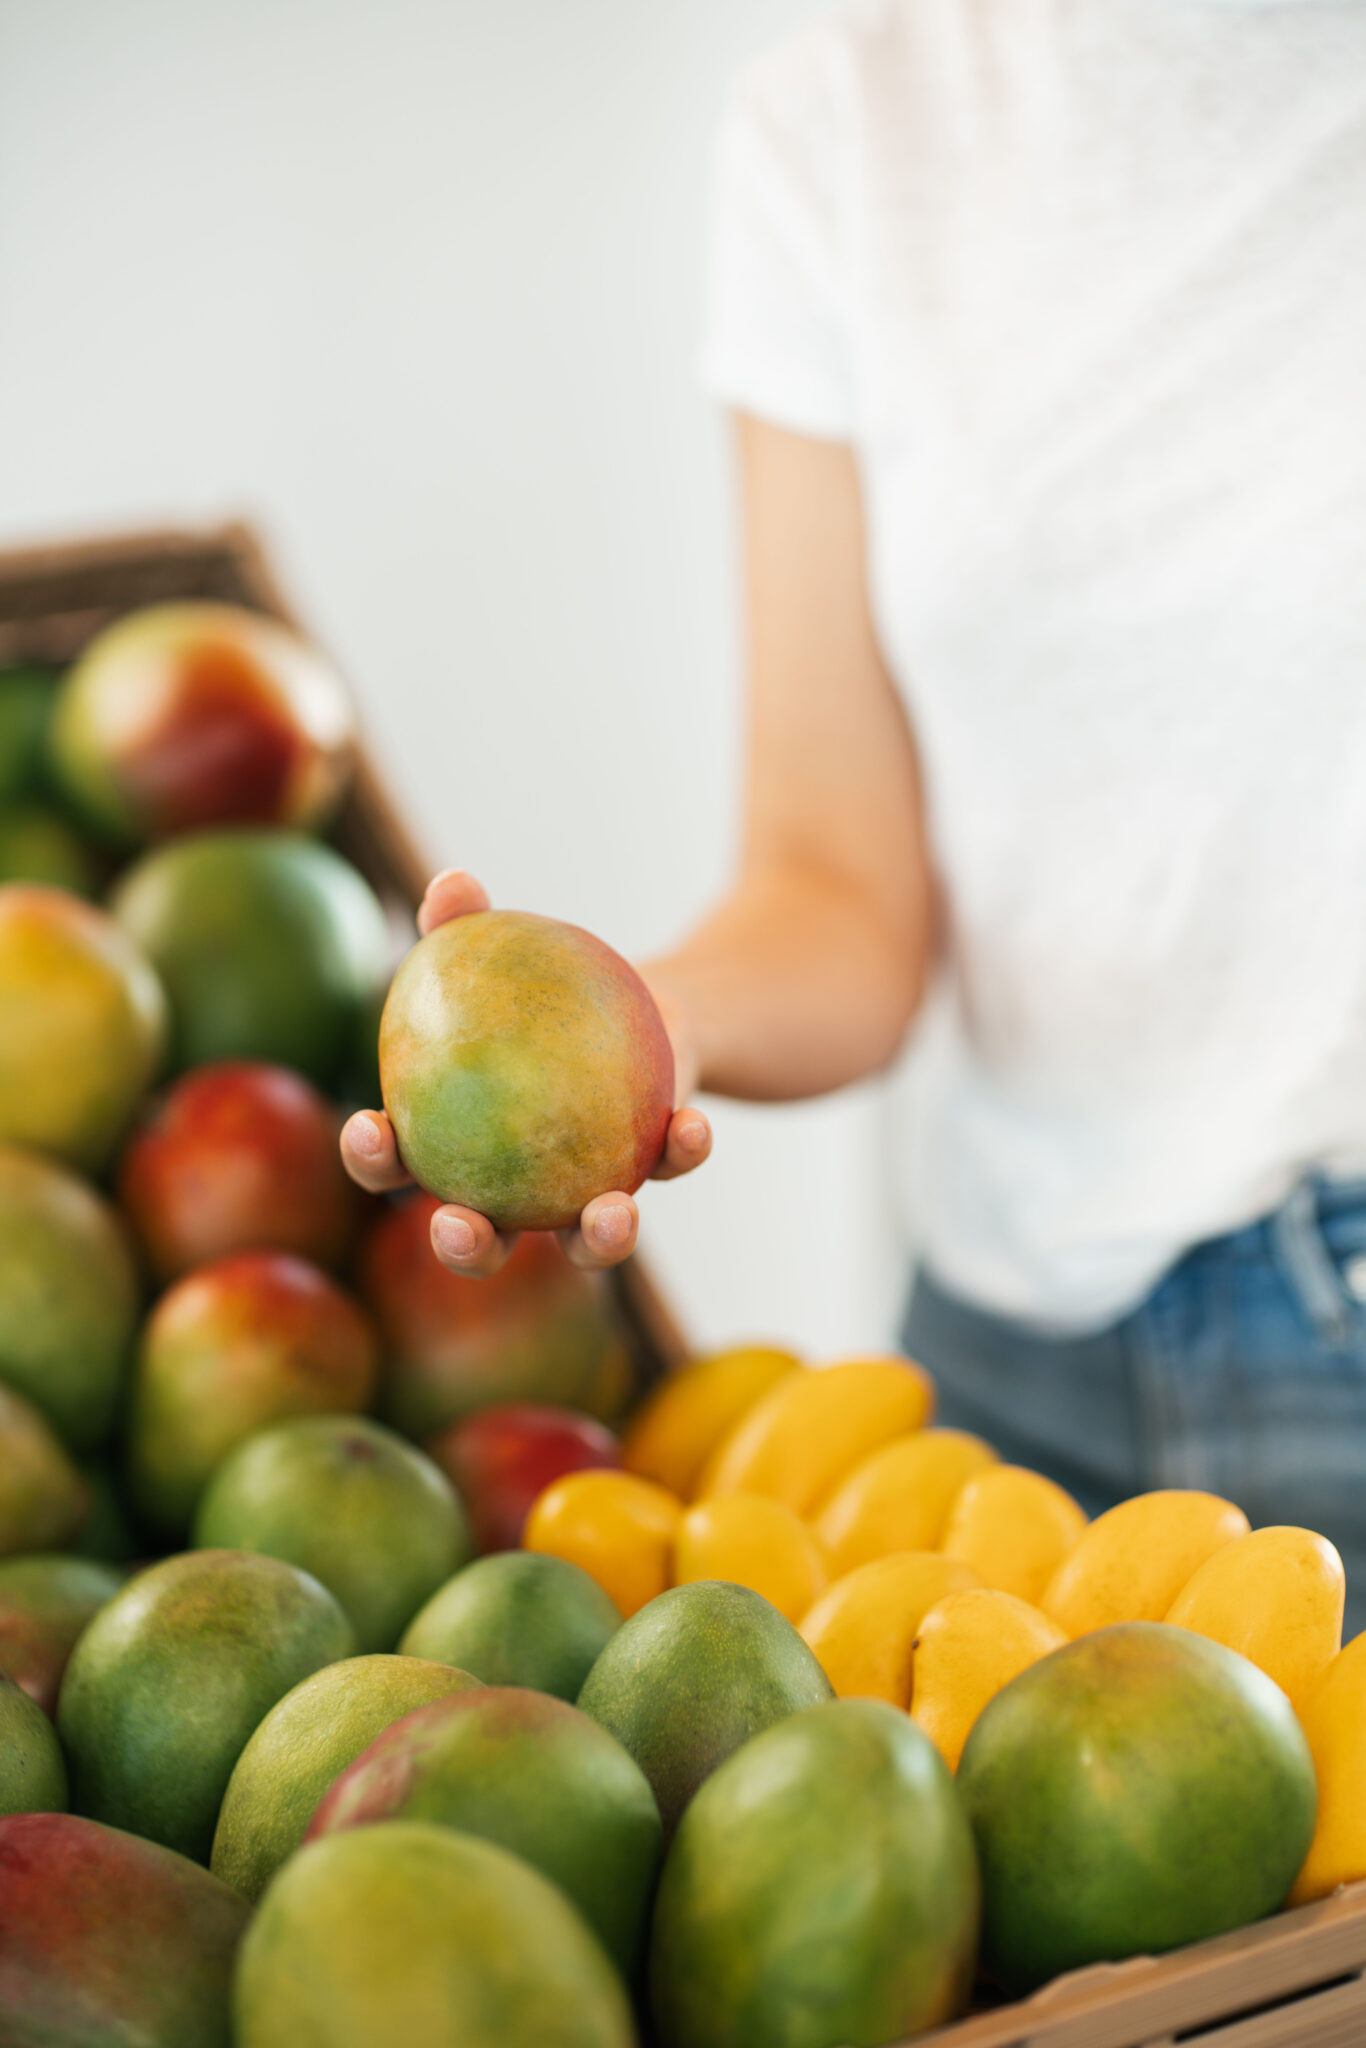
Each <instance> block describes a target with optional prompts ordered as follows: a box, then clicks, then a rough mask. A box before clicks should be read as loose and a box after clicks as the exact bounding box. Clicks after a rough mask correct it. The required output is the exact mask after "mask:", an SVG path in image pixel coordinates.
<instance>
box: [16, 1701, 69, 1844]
mask: <svg viewBox="0 0 1366 2048" xmlns="http://www.w3.org/2000/svg"><path fill="white" fill-rule="evenodd" d="M66 1805H67V1782H66V1764H65V1762H64V1761H63V1758H62V1751H61V1745H60V1744H59V1742H58V1741H57V1737H56V1735H55V1733H54V1732H53V1727H52V1723H51V1721H49V1720H48V1717H47V1715H46V1714H45V1713H44V1712H43V1710H42V1708H41V1707H40V1706H39V1705H38V1702H37V1701H36V1700H31V1699H30V1698H29V1696H28V1694H27V1693H26V1692H21V1691H20V1689H19V1687H18V1686H17V1685H16V1684H15V1682H14V1680H13V1679H12V1678H10V1677H8V1676H7V1675H6V1674H5V1673H4V1672H3V1671H0V1814H8V1813H65V1812H66Z"/></svg>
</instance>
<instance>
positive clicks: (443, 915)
mask: <svg viewBox="0 0 1366 2048" xmlns="http://www.w3.org/2000/svg"><path fill="white" fill-rule="evenodd" d="M488 907H489V892H488V890H487V889H486V888H485V887H484V885H483V883H482V882H476V881H475V879H474V876H473V875H467V874H466V873H465V870H464V869H463V868H444V869H443V870H442V872H441V873H440V874H439V875H433V876H432V879H431V881H430V882H428V884H427V893H426V895H425V896H424V897H423V899H422V903H421V906H420V908H419V910H418V913H417V928H418V930H419V931H420V932H421V934H422V936H423V938H424V939H425V938H426V936H427V934H428V932H434V931H435V930H436V928H437V926H438V925H439V924H449V923H450V921H451V919H452V918H453V917H468V916H469V914H470V912H471V911H472V910H487V909H488Z"/></svg>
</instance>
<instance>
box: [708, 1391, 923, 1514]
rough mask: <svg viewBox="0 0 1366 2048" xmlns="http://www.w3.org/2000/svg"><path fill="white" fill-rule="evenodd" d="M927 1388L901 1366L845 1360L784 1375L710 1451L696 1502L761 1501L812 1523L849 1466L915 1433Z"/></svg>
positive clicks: (846, 1472) (850, 1468) (848, 1471)
mask: <svg viewBox="0 0 1366 2048" xmlns="http://www.w3.org/2000/svg"><path fill="white" fill-rule="evenodd" d="M933 1407H934V1382H933V1381H932V1380H931V1379H930V1376H929V1374H928V1373H926V1372H924V1371H922V1369H921V1368H920V1367H919V1366H918V1365H913V1364H912V1363H911V1361H910V1360H909V1359H905V1358H859V1359H848V1360H846V1361H845V1362H844V1363H842V1364H838V1365H828V1366H825V1367H824V1368H823V1369H821V1370H820V1371H817V1372H800V1373H785V1374H784V1375H783V1376H782V1377H781V1378H780V1379H779V1380H778V1382H777V1384H776V1385H775V1386H773V1387H771V1388H770V1389H769V1391H768V1393H767V1394H765V1395H763V1396H762V1397H761V1399H760V1400H758V1401H756V1402H755V1404H754V1406H753V1407H752V1408H751V1409H750V1410H749V1412H748V1414H746V1415H745V1416H744V1418H743V1419H742V1420H741V1421H740V1422H739V1423H737V1425H736V1427H735V1428H734V1429H733V1430H732V1431H731V1433H730V1435H729V1436H728V1437H725V1438H724V1439H723V1440H722V1442H721V1444H720V1445H719V1446H718V1448H717V1450H716V1452H715V1454H714V1455H713V1458H712V1460H711V1462H710V1464H709V1465H708V1467H707V1468H706V1470H705V1471H704V1473H703V1475H702V1477H701V1479H700V1480H699V1482H698V1487H697V1494H698V1498H699V1499H700V1500H706V1499H708V1498H710V1496H712V1495H713V1494H725V1493H763V1494H767V1495H768V1496H769V1497H770V1498H771V1499H773V1500H780V1501H782V1502H783V1503H784V1505H785V1506H787V1507H789V1508H791V1509H792V1511H793V1513H794V1514H798V1515H812V1514H815V1513H816V1512H817V1510H818V1509H819V1508H820V1507H821V1506H822V1505H823V1503H824V1502H825V1500H826V1497H827V1496H828V1495H829V1494H830V1493H832V1492H833V1491H834V1489H835V1488H836V1487H837V1486H838V1485H839V1484H840V1482H841V1481H842V1480H843V1479H844V1478H845V1477H846V1476H847V1474H848V1473H850V1472H851V1471H852V1470H853V1468H854V1466H855V1465H857V1464H860V1463H861V1462H862V1461H863V1459H864V1458H866V1457H867V1456H868V1455H869V1454H870V1453H871V1452H873V1451H875V1450H877V1449H879V1448H880V1446H881V1445H883V1444H884V1443H886V1442H887V1441H888V1439H889V1438H891V1437H894V1436H902V1435H904V1434H905V1433H906V1432H907V1431H908V1430H912V1429H919V1428H920V1426H921V1424H922V1423H924V1422H927V1421H928V1420H929V1417H930V1414H931V1411H932V1409H933Z"/></svg>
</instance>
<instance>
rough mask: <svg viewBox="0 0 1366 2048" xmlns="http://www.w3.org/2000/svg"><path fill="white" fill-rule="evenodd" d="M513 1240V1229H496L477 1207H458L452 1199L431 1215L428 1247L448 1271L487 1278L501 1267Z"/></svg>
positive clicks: (476, 1277)
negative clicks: (430, 1237)
mask: <svg viewBox="0 0 1366 2048" xmlns="http://www.w3.org/2000/svg"><path fill="white" fill-rule="evenodd" d="M516 1242H517V1233H516V1231H515V1230H514V1231H510V1232H508V1233H506V1234H504V1233H503V1232H501V1231H497V1230H495V1229H494V1227H493V1225H492V1224H491V1223H490V1222H489V1219H488V1217H487V1216H481V1215H480V1214H479V1211H478V1210H477V1209H462V1208H459V1207H458V1206H457V1205H456V1204H455V1203H454V1202H448V1203H447V1204H446V1206H445V1208H444V1209H438V1210H437V1212H436V1214H435V1215H434V1216H433V1217H432V1250H433V1251H434V1252H435V1253H436V1256H437V1257H438V1259H440V1261H441V1263H442V1265H443V1266H445V1267H447V1268H448V1269H449V1270H450V1271H451V1272H452V1273H463V1274H465V1275H466V1277H467V1278H469V1279H471V1280H487V1279H488V1278H489V1277H490V1275H491V1274H493V1273H496V1272H497V1271H498V1268H499V1267H500V1266H505V1265H506V1264H507V1262H508V1260H509V1258H510V1257H511V1256H512V1248H513V1246H514V1245H515V1244H516Z"/></svg>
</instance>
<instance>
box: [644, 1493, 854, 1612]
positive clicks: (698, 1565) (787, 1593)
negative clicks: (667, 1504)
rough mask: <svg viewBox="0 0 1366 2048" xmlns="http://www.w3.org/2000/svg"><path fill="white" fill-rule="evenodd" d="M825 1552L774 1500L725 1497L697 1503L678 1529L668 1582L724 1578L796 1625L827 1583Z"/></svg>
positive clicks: (800, 1522)
mask: <svg viewBox="0 0 1366 2048" xmlns="http://www.w3.org/2000/svg"><path fill="white" fill-rule="evenodd" d="M829 1577H830V1574H829V1571H828V1570H827V1568H826V1562H825V1554H824V1552H823V1551H822V1549H821V1546H820V1544H819V1542H818V1541H817V1540H816V1537H815V1536H814V1535H813V1533H812V1531H811V1529H810V1527H809V1526H808V1525H807V1523H805V1522H804V1521H803V1520H802V1518H801V1516H800V1515H794V1514H793V1512H792V1510H791V1508H785V1507H784V1506H783V1504H782V1502H781V1501H779V1500H765V1498H764V1497H763V1495H762V1494H758V1493H728V1494H726V1495H725V1496H724V1497H723V1498H721V1499H720V1500H703V1501H699V1502H698V1503H697V1505H696V1507H692V1508H689V1510H688V1512H687V1514H686V1515H684V1517H683V1520H682V1521H681V1522H680V1523H679V1525H678V1536H677V1538H676V1540H675V1543H674V1566H673V1582H674V1584H675V1585H676V1586H686V1585H688V1584H689V1583H690V1582H691V1581H692V1580H694V1579H728V1580H729V1581H730V1583H731V1584H732V1585H734V1586H748V1587H749V1588H750V1591H751V1592H754V1593H762V1594H763V1596H764V1598H765V1600H771V1601H772V1603H773V1605H774V1606H775V1607H776V1608H777V1610H778V1612H779V1613H780V1614H785V1615H786V1616H787V1618H788V1620H789V1621H800V1620H801V1618H802V1616H803V1615H804V1614H805V1613H806V1612H807V1610H808V1609H809V1608H810V1606H811V1605H812V1603H813V1601H815V1600H817V1599H819V1597H820V1595H821V1594H822V1593H823V1592H824V1591H825V1588H826V1585H827V1583H828V1582H829Z"/></svg>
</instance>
